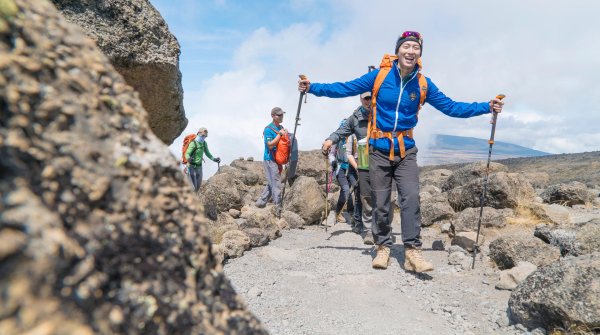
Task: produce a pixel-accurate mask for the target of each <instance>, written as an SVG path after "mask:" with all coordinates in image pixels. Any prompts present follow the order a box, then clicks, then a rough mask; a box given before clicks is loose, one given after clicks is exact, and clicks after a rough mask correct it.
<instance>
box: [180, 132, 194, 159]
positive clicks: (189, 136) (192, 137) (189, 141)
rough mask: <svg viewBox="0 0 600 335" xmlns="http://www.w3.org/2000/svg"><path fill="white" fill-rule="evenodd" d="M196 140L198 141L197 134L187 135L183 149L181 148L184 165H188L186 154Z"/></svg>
mask: <svg viewBox="0 0 600 335" xmlns="http://www.w3.org/2000/svg"><path fill="white" fill-rule="evenodd" d="M195 139H196V134H190V135H187V136H186V137H185V138H184V139H183V147H182V148H181V162H182V163H183V164H187V163H188V161H187V159H185V152H186V151H187V149H188V147H189V146H190V143H192V141H193V140H195Z"/></svg>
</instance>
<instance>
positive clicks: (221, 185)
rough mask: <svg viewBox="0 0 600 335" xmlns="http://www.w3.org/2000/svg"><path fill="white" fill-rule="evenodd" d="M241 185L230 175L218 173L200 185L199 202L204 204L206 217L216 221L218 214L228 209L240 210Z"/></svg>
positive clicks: (238, 180) (239, 181)
mask: <svg viewBox="0 0 600 335" xmlns="http://www.w3.org/2000/svg"><path fill="white" fill-rule="evenodd" d="M240 188H243V183H242V181H241V180H240V179H238V178H236V176H235V175H234V174H232V173H218V174H215V175H214V176H212V177H210V178H209V180H208V181H207V182H206V183H205V184H204V185H202V189H201V196H200V199H201V200H200V201H201V202H202V203H203V204H204V209H205V211H206V216H208V218H210V219H211V220H216V219H217V216H218V213H220V212H227V211H228V210H229V209H230V208H233V209H237V210H239V209H241V208H242V206H243V204H242V197H243V195H244V193H243V191H240Z"/></svg>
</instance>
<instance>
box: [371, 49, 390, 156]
mask: <svg viewBox="0 0 600 335" xmlns="http://www.w3.org/2000/svg"><path fill="white" fill-rule="evenodd" d="M396 59H398V56H396V55H390V54H385V55H384V56H383V59H382V60H381V63H380V64H379V72H378V73H377V77H375V83H374V84H373V92H372V93H371V94H372V96H373V98H372V100H371V103H372V108H371V113H369V122H368V127H367V150H368V146H369V138H370V137H371V131H372V130H374V129H377V94H379V89H380V88H381V84H383V81H384V80H385V77H387V75H388V73H390V70H391V69H392V66H393V64H394V61H395V60H396Z"/></svg>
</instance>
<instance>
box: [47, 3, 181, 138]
mask: <svg viewBox="0 0 600 335" xmlns="http://www.w3.org/2000/svg"><path fill="white" fill-rule="evenodd" d="M52 2H53V3H54V5H55V6H56V7H57V8H58V9H59V10H60V11H61V13H62V14H63V15H64V16H65V17H66V18H67V20H69V21H71V22H72V23H74V24H76V25H78V26H79V27H80V28H81V29H83V30H84V31H85V33H86V34H87V35H88V36H90V37H91V38H92V39H93V40H94V42H95V43H96V45H97V46H98V47H99V48H100V49H101V50H102V52H103V53H104V54H105V55H106V56H107V57H108V58H109V60H110V62H111V63H112V65H113V66H114V68H115V69H116V70H117V71H118V72H119V73H120V74H121V75H122V76H123V78H124V79H125V81H126V82H127V84H129V85H131V86H132V87H133V88H134V89H135V90H136V91H137V92H139V98H140V100H142V104H143V105H144V109H146V111H147V112H148V123H149V124H150V128H151V129H152V131H153V132H154V134H155V135H156V136H158V138H160V139H161V140H162V141H163V142H164V143H166V144H171V143H172V142H173V140H174V139H175V138H176V137H178V136H179V134H181V132H182V131H183V130H184V129H185V127H186V126H187V123H188V120H187V118H186V117H185V110H184V108H183V88H182V85H181V72H180V71H179V54H180V52H181V51H180V47H179V43H178V42H177V39H176V38H175V36H173V35H172V34H171V32H169V28H168V27H167V24H166V23H165V21H164V20H163V18H162V17H161V15H160V13H159V12H158V11H157V10H156V9H155V8H154V7H153V6H152V4H150V2H149V1H147V0H128V1H123V0H104V1H102V2H101V3H97V2H95V1H70V0H52Z"/></svg>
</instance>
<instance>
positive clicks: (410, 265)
mask: <svg viewBox="0 0 600 335" xmlns="http://www.w3.org/2000/svg"><path fill="white" fill-rule="evenodd" d="M404 269H405V270H406V271H413V272H427V271H432V270H433V264H431V263H429V262H428V261H426V260H425V259H424V258H423V253H422V251H421V248H410V247H406V248H405V250H404Z"/></svg>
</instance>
